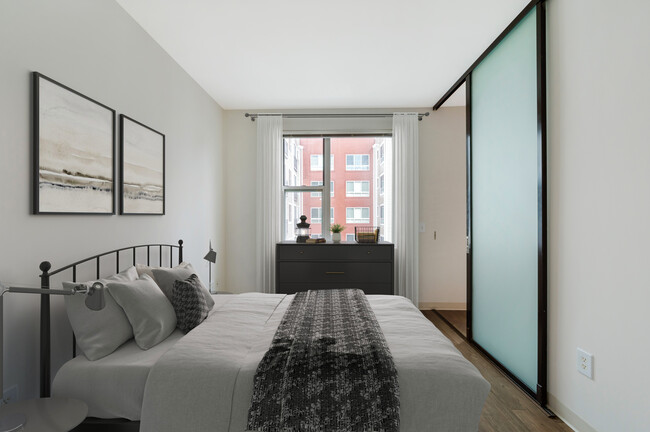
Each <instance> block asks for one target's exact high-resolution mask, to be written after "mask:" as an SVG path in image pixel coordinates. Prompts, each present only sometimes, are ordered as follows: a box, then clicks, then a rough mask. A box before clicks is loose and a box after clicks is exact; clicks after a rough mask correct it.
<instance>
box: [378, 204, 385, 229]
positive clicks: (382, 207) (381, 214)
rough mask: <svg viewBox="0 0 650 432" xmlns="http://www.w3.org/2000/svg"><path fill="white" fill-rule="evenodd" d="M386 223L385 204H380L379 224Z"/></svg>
mask: <svg viewBox="0 0 650 432" xmlns="http://www.w3.org/2000/svg"><path fill="white" fill-rule="evenodd" d="M383 224H384V205H383V204H382V205H380V206H379V225H383Z"/></svg>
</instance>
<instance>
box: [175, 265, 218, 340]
mask: <svg viewBox="0 0 650 432" xmlns="http://www.w3.org/2000/svg"><path fill="white" fill-rule="evenodd" d="M204 289H205V288H203V285H202V284H201V281H200V280H199V277H198V276H197V275H195V274H193V275H191V276H190V277H188V278H187V279H185V280H177V281H175V282H174V289H173V290H172V306H173V307H174V312H176V326H177V327H178V328H179V329H181V331H182V332H183V333H187V332H189V331H190V330H192V329H193V328H194V327H196V326H197V325H199V324H201V323H202V322H203V320H204V319H205V318H206V317H207V316H208V313H209V312H210V308H209V307H208V305H207V303H206V301H205V297H204V296H203V292H202V290H204Z"/></svg>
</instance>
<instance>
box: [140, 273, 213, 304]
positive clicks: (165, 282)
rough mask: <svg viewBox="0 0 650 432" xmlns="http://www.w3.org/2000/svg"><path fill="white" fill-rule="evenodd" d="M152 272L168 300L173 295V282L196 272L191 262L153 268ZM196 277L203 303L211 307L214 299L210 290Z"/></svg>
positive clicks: (170, 299)
mask: <svg viewBox="0 0 650 432" xmlns="http://www.w3.org/2000/svg"><path fill="white" fill-rule="evenodd" d="M152 272H153V278H154V280H155V281H156V283H157V284H158V286H159V287H160V289H161V290H162V292H163V293H165V295H166V296H167V298H168V299H169V301H170V302H171V301H172V298H173V296H174V282H176V281H177V280H180V281H182V280H185V279H187V278H189V277H190V276H192V275H193V274H194V275H195V274H196V272H195V271H194V267H192V264H190V263H181V264H179V265H177V266H176V267H174V268H162V267H160V268H153V269H152ZM196 279H197V281H198V283H199V284H200V285H201V293H202V294H203V298H204V299H205V303H206V304H207V305H208V308H210V309H212V307H213V306H214V299H213V298H212V296H211V295H210V292H209V291H208V290H207V289H206V288H205V286H204V285H203V284H202V283H201V280H200V279H199V278H198V277H197V278H196Z"/></svg>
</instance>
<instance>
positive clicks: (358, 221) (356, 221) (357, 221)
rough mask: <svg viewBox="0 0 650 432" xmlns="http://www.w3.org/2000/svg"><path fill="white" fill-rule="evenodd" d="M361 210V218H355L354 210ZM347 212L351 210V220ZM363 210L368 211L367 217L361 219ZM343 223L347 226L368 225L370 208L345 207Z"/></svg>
mask: <svg viewBox="0 0 650 432" xmlns="http://www.w3.org/2000/svg"><path fill="white" fill-rule="evenodd" d="M357 209H359V210H361V216H360V217H356V214H355V213H356V210H357ZM348 210H352V212H353V214H352V216H353V217H352V218H349V217H348ZM363 210H368V217H367V218H364V217H363ZM345 223H347V224H369V223H370V207H346V208H345Z"/></svg>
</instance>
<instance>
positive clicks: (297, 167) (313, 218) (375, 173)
mask: <svg viewBox="0 0 650 432" xmlns="http://www.w3.org/2000/svg"><path fill="white" fill-rule="evenodd" d="M391 143H392V140H391V138H390V137H386V136H382V137H372V136H363V137H352V136H336V137H326V136H325V137H323V136H303V137H296V136H285V137H284V140H283V146H282V147H281V148H280V151H282V152H284V157H283V158H282V160H283V161H284V166H283V172H284V177H283V183H282V222H281V223H282V239H283V240H286V241H292V240H293V241H295V239H296V224H297V223H299V222H300V216H301V215H306V216H307V219H308V220H307V222H308V223H310V224H312V225H311V236H312V237H320V236H322V237H326V238H329V235H330V231H329V229H330V227H331V225H332V224H333V223H340V224H342V225H345V226H346V227H347V228H346V230H345V232H344V233H343V236H342V237H344V236H347V234H348V233H351V234H350V237H346V238H349V239H350V240H351V241H354V240H353V239H354V229H355V227H356V226H359V225H365V226H368V225H370V224H376V225H382V233H381V234H384V233H385V234H386V239H387V240H388V241H390V240H391V232H392V231H391V227H390V226H389V225H390V223H391V221H390V219H389V218H386V219H385V220H383V218H382V213H381V212H382V210H381V209H380V206H387V207H386V208H385V209H384V210H383V211H384V212H390V211H391V207H390V204H388V202H387V201H386V200H385V198H386V197H385V196H383V195H380V185H381V184H382V183H383V182H386V183H385V184H384V187H385V188H389V189H388V190H386V193H387V194H388V193H389V192H390V187H391V184H390V178H391V176H390V166H389V165H386V164H383V165H380V164H379V163H378V160H379V158H380V157H381V153H382V148H383V149H384V154H385V157H390V150H391V148H390V147H387V146H390V145H392V144H391ZM325 158H329V160H330V163H331V165H333V164H334V159H338V160H339V162H338V163H339V165H340V166H339V170H338V172H335V171H333V170H332V166H330V171H329V172H325V171H324V169H325V166H324V165H325V163H324V162H325V161H326V160H327V159H325ZM341 164H345V165H341ZM328 165H330V164H328ZM381 176H384V180H380V177H381ZM335 187H338V188H340V190H339V192H338V193H335V191H334V188H335ZM327 207H329V208H330V212H329V214H330V216H329V217H328V218H327V219H325V213H327V212H326V211H325V209H326V208H327ZM380 220H383V221H384V224H388V225H383V224H381V223H380Z"/></svg>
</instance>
